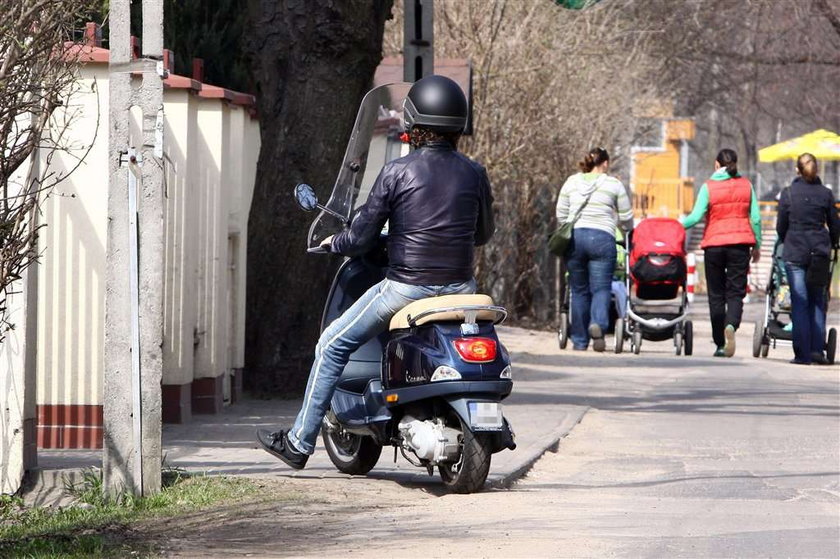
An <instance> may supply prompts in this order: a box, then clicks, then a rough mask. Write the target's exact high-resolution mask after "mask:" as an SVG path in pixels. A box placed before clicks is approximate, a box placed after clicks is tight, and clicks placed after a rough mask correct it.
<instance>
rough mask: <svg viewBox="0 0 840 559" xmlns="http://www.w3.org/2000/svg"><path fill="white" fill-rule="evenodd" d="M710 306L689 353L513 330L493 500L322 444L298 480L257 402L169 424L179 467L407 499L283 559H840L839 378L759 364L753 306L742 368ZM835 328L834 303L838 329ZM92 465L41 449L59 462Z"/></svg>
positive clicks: (352, 517) (288, 416) (784, 358)
mask: <svg viewBox="0 0 840 559" xmlns="http://www.w3.org/2000/svg"><path fill="white" fill-rule="evenodd" d="M704 310H705V308H704V302H703V301H702V300H701V301H698V303H697V304H696V305H695V307H694V309H693V318H694V322H695V344H694V345H695V355H694V356H692V357H685V356H679V357H678V356H676V355H674V351H673V345H672V344H670V343H669V342H656V343H653V342H645V343H644V344H643V346H642V353H641V354H640V355H632V354H629V353H623V354H621V355H615V354H611V353H603V354H597V353H594V352H592V351H586V352H573V351H570V350H566V351H561V350H559V349H558V348H557V344H556V337H555V336H554V334H553V333H551V332H534V331H528V330H522V329H518V328H509V327H503V328H501V329H500V335H501V338H502V340H503V342H504V343H505V344H506V345H507V347H508V348H509V350H510V351H511V354H512V361H513V363H514V367H515V368H514V381H515V387H514V393H513V395H512V396H511V397H510V398H509V399H508V400H507V401H506V402H505V414H506V415H507V416H508V417H509V418H510V420H511V422H512V424H513V425H514V428H515V429H516V432H517V442H518V444H519V448H518V449H517V450H515V451H513V452H511V451H503V452H502V453H499V454H497V455H495V456H494V461H493V467H492V469H491V479H490V483H489V485H488V488H487V490H486V491H485V492H483V493H480V494H476V495H469V496H461V495H446V493H445V492H444V491H442V490H441V487H440V482H439V481H438V479H437V478H436V477H430V476H428V475H427V474H425V473H424V472H420V471H418V470H417V469H416V468H414V467H412V466H410V465H409V464H407V463H406V462H405V461H404V460H403V459H402V458H399V459H398V462H397V463H396V464H394V463H393V462H391V456H390V455H389V453H387V452H384V453H383V456H382V458H381V459H380V462H379V464H378V465H377V467H376V468H375V469H374V470H373V471H372V472H371V475H370V476H368V477H370V478H372V479H371V480H353V479H348V476H344V475H343V474H340V473H338V472H336V471H335V470H334V469H333V468H332V465H331V464H330V463H329V460H328V458H327V457H326V453H325V452H324V451H323V449H321V448H319V450H318V452H317V453H316V455H315V456H314V457H313V458H312V460H311V461H310V464H309V466H308V467H307V469H305V470H303V471H301V472H292V471H291V470H289V469H288V468H287V467H285V466H284V465H283V464H282V463H281V462H279V461H278V460H276V459H275V458H273V457H271V456H270V455H268V454H267V453H264V452H262V451H261V450H259V449H257V448H256V445H255V444H254V443H253V441H252V438H251V436H252V433H253V430H254V428H256V427H259V426H283V425H288V424H289V423H290V422H291V420H292V419H293V416H294V413H295V412H296V411H297V405H298V402H296V401H280V400H278V401H246V402H244V403H242V404H237V405H236V406H233V407H231V408H228V409H226V410H225V412H224V413H223V414H220V415H217V416H205V417H197V418H196V419H197V420H196V421H194V422H193V423H191V424H188V425H181V426H167V427H166V429H165V432H164V442H165V448H166V452H167V462H168V463H169V464H171V465H174V466H178V467H184V468H187V469H189V470H192V471H208V472H216V473H228V474H238V475H250V476H259V477H263V478H266V477H267V478H275V479H278V480H283V479H288V480H289V481H290V482H292V481H295V480H296V479H299V480H300V481H301V482H305V483H307V484H311V483H316V484H317V487H318V488H320V489H321V490H324V491H330V488H331V487H335V488H337V487H339V486H340V487H342V488H343V489H342V490H347V488H348V487H349V488H352V489H351V490H356V491H358V492H360V493H365V494H367V493H370V495H368V497H370V499H372V500H375V498H376V497H375V495H376V492H378V491H382V490H383V488H385V490H388V491H393V488H396V491H398V492H401V493H399V495H400V499H402V496H404V504H402V505H401V506H398V507H389V506H381V507H380V506H376V507H373V508H364V507H360V508H359V510H358V511H355V510H350V511H349V512H348V511H347V510H343V512H342V517H341V520H340V522H334V523H333V524H331V525H330V526H329V529H330V535H331V537H329V538H322V537H319V534H321V533H322V532H323V530H324V524H323V523H324V522H327V520H326V519H324V520H320V519H319V517H316V518H314V519H313V520H312V521H311V522H309V523H308V524H307V529H309V530H311V531H312V534H313V537H311V538H308V539H306V540H305V547H297V548H288V549H287V551H283V549H282V548H277V554H278V555H287V554H289V553H291V554H294V555H301V554H303V555H310V556H320V555H335V554H339V553H341V554H344V553H364V552H365V551H366V550H369V545H370V538H371V537H372V536H371V529H372V528H371V526H372V524H371V523H372V522H373V525H375V526H376V528H375V537H376V538H377V539H378V540H380V541H393V540H398V541H399V542H400V547H399V551H400V552H399V553H398V555H400V556H417V555H421V554H431V555H433V556H470V557H472V556H494V557H509V556H519V557H530V556H562V557H580V556H584V557H602V556H611V555H613V556H623V557H670V556H681V557H685V556H689V557H840V366H836V365H835V366H823V367H819V366H812V367H802V366H793V365H790V364H788V360H789V359H790V358H791V357H792V351H791V349H790V348H789V347H779V348H774V349H771V351H770V355H769V358H767V359H755V358H753V357H752V355H751V351H750V349H751V337H752V326H751V324H750V322H751V321H754V320H756V319H758V318H760V316H761V314H762V308H761V304H760V301H754V303H753V304H752V305H750V306H748V307H747V312H746V316H745V325H744V326H743V327H742V329H741V330H740V331H739V333H738V352H737V353H736V356H735V357H734V358H732V359H725V358H713V357H712V356H711V354H712V352H713V350H714V346H713V345H712V343H711V341H710V333H709V327H708V322H707V318H706V316H705V313H704V312H703V311H704ZM838 322H840V320H838V313H837V309H836V308H833V310H832V313H831V315H830V318H829V323H830V326H834V327H837V326H838ZM608 345H609V340H608ZM87 456H88V460H89V459H90V454H88V455H87ZM78 459H80V456H79V455H72V454H69V453H64V454H62V453H53V454H45V453H42V464H47V465H48V467H49V464H51V463H52V464H55V465H60V464H61V463H63V464H64V465H65V466H67V465H73V460H78ZM50 461H52V462H50ZM62 461H63V462H62ZM76 465H78V464H76ZM517 480H518V481H517ZM362 481H364V482H365V483H361V482H362ZM348 483H349V485H348ZM417 491H421V492H422V494H423V495H426V498H423V499H419V498H415V497H417V495H418V494H417V493H416V492H417ZM430 495H431V498H430ZM352 498H353V499H356V498H358V499H359V500H360V501H363V500H364V499H363V496H362V495H357V496H355V497H352ZM313 506H314V505H313ZM442 519H445V520H442ZM246 520H247V519H246ZM265 522H266V523H268V524H270V519H267V520H265ZM442 522H444V524H445V529H442ZM252 524H253V525H258V523H257V522H256V520H255V521H254V522H251V521H247V522H244V524H243V525H245V526H250V525H252ZM243 538H245V535H244V534H243ZM261 540H262V536H260V535H257V536H255V539H254V541H261ZM243 541H245V540H244V539H243ZM302 544H303V542H301V545H302ZM430 545H433V546H434V547H433V551H431V552H430V551H429V550H430V547H429V546H430ZM292 549H294V551H292ZM239 550H240V551H243V552H247V551H248V550H247V548H242V549H239Z"/></svg>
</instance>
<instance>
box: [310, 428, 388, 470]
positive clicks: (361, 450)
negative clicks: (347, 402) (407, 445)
mask: <svg viewBox="0 0 840 559" xmlns="http://www.w3.org/2000/svg"><path fill="white" fill-rule="evenodd" d="M321 438H323V439H324V447H325V448H326V449H327V456H329V457H330V461H331V462H332V463H333V464H334V465H335V467H336V468H338V471H340V472H343V473H345V474H351V475H364V474H366V473H368V472H369V471H371V470H372V469H373V467H374V466H376V463H377V462H378V461H379V455H380V454H382V446H381V445H379V444H376V441H374V440H373V438H371V437H365V436H362V435H354V434H353V433H348V432H347V431H345V430H344V429H342V428H341V427H340V426H336V427H334V428H327V427H326V426H322V427H321Z"/></svg>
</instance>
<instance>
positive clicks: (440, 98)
mask: <svg viewBox="0 0 840 559" xmlns="http://www.w3.org/2000/svg"><path fill="white" fill-rule="evenodd" d="M403 118H404V119H405V131H406V132H411V129H412V128H414V127H415V126H422V127H424V128H429V129H430V130H434V131H435V132H461V131H462V130H463V129H464V127H465V126H466V125H467V98H466V97H464V92H463V91H461V87H460V86H459V85H458V84H457V83H455V82H454V81H452V80H450V79H449V78H445V77H443V76H426V77H425V78H423V79H421V80H419V81H417V82H415V84H414V85H412V86H411V89H409V90H408V95H407V96H406V98H405V103H404V104H403Z"/></svg>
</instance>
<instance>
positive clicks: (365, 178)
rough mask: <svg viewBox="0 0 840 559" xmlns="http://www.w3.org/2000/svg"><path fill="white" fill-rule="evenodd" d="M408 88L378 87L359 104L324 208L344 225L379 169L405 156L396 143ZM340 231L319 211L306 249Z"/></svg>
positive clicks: (331, 218) (403, 146) (332, 219)
mask: <svg viewBox="0 0 840 559" xmlns="http://www.w3.org/2000/svg"><path fill="white" fill-rule="evenodd" d="M410 87H411V84H410V83H394V84H388V85H381V86H379V87H376V88H374V89H372V90H370V91H369V92H368V93H367V95H365V97H364V99H363V100H362V104H361V106H360V107H359V113H358V114H357V115H356V122H355V124H354V125H353V131H352V132H351V134H350V141H349V142H348V143H347V150H346V151H345V153H344V161H343V162H342V163H341V169H340V170H339V171H338V178H337V179H336V181H335V186H334V187H333V191H332V194H331V195H330V199H329V201H328V202H327V203H326V204H324V205H325V206H326V207H327V208H329V209H330V210H332V211H334V212H336V213H337V214H339V215H341V216H343V217H344V219H345V220H346V221H350V217H351V215H352V214H353V212H354V211H355V210H356V209H358V208H359V207H361V206H362V205H363V204H364V203H365V202H366V201H367V197H368V195H369V194H370V189H371V187H372V186H373V182H374V181H375V180H376V177H377V176H378V175H379V171H380V170H381V169H382V167H383V166H384V165H385V164H386V163H387V162H389V161H391V160H393V159H396V158H398V157H402V156H403V155H405V154H407V153H408V144H404V143H402V142H401V141H400V134H402V108H403V100H404V99H405V96H406V95H407V94H408V90H409V88H410ZM343 228H344V223H342V222H341V220H340V219H338V218H337V217H335V216H333V215H330V214H328V213H326V212H324V211H321V212H320V213H319V214H318V216H317V217H316V218H315V220H314V221H313V222H312V225H311V226H310V227H309V236H308V238H307V244H308V248H310V249H312V248H316V247H318V245H320V243H321V241H323V240H324V239H325V238H326V237H328V236H330V235H333V234H335V233H338V232H339V231H341V230H342V229H343Z"/></svg>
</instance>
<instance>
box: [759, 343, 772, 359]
mask: <svg viewBox="0 0 840 559" xmlns="http://www.w3.org/2000/svg"><path fill="white" fill-rule="evenodd" d="M768 353H770V342H764V343H763V344H761V356H762V357H767V354H768Z"/></svg>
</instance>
